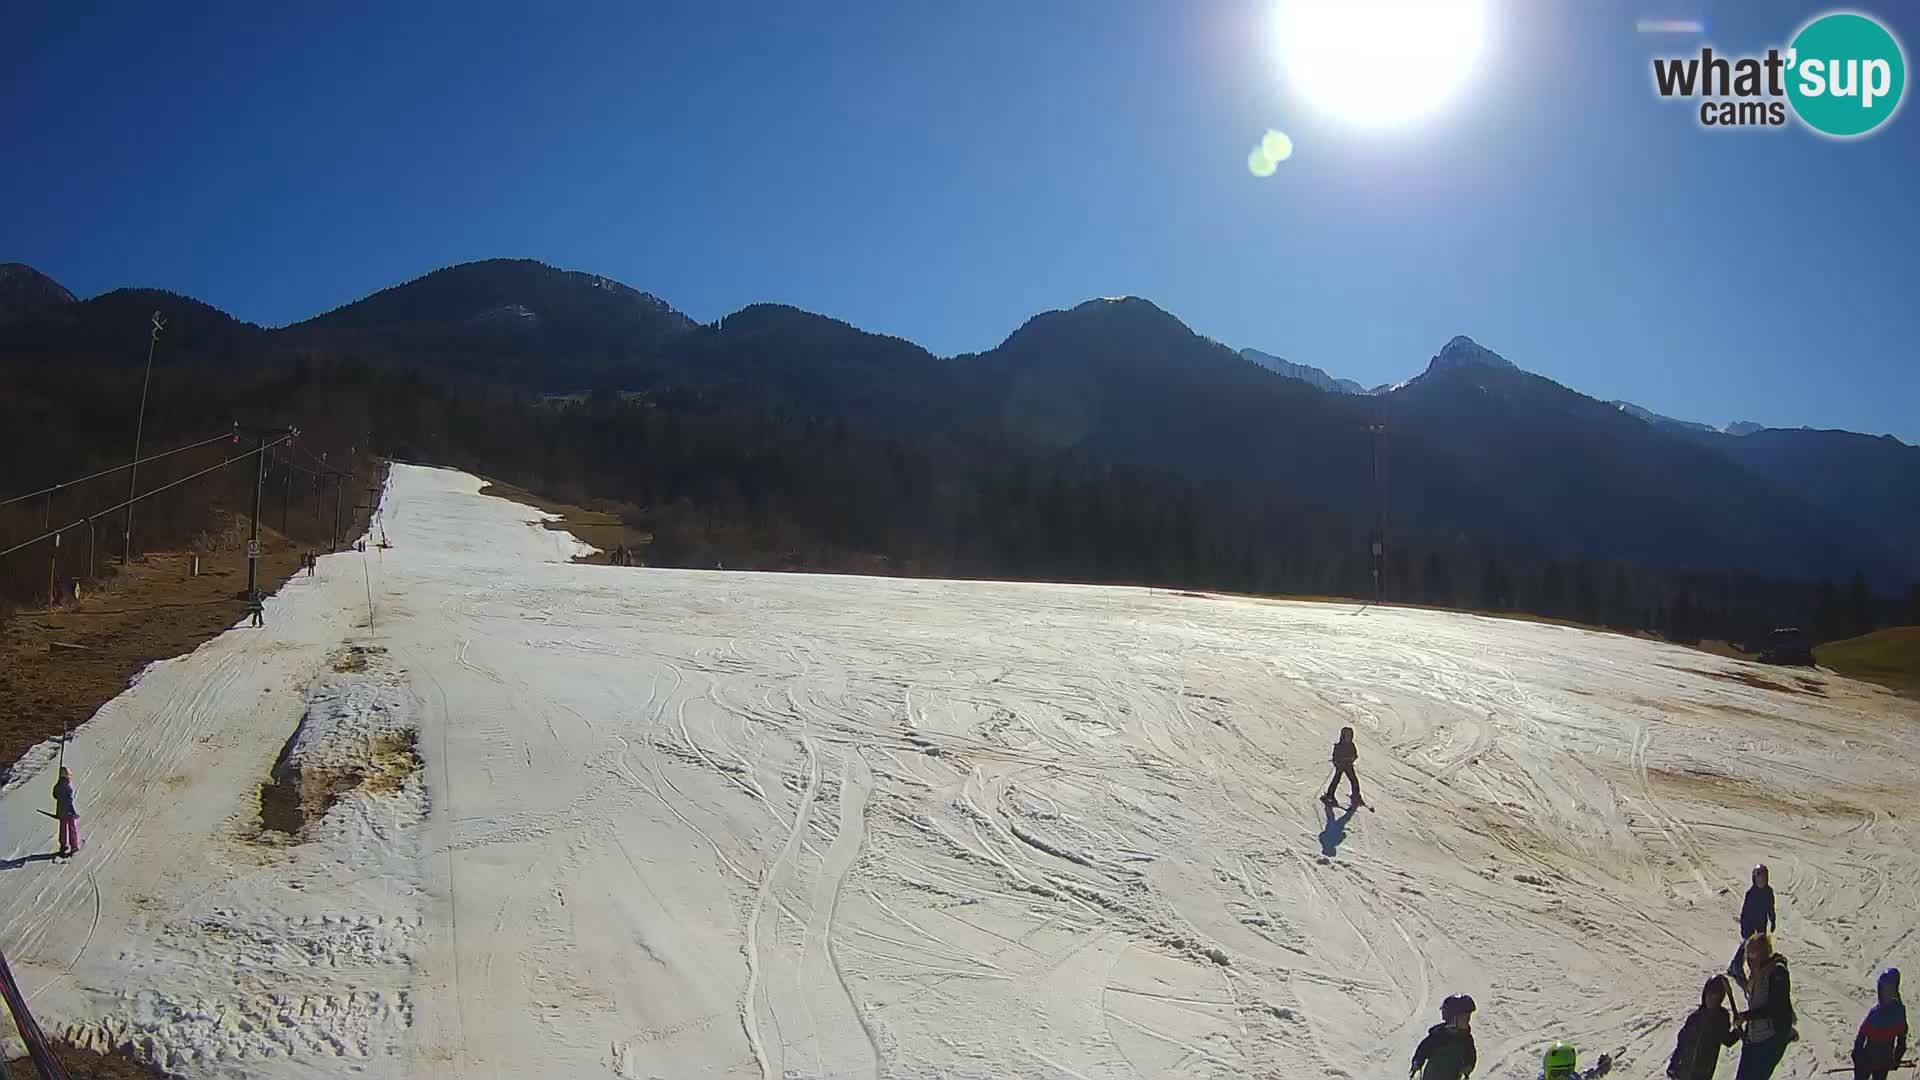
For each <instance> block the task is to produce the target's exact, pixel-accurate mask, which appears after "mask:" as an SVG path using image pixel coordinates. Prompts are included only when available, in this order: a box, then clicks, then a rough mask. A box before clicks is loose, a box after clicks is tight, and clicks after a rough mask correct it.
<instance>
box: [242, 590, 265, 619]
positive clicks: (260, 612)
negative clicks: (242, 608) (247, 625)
mask: <svg viewBox="0 0 1920 1080" xmlns="http://www.w3.org/2000/svg"><path fill="white" fill-rule="evenodd" d="M247 613H248V614H249V615H250V616H252V619H253V623H252V625H254V626H265V625H267V610H266V605H265V604H264V603H262V602H261V600H260V590H258V589H255V590H254V591H253V596H252V598H251V599H249V600H248V601H247Z"/></svg>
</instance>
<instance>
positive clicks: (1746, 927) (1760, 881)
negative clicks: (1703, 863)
mask: <svg viewBox="0 0 1920 1080" xmlns="http://www.w3.org/2000/svg"><path fill="white" fill-rule="evenodd" d="M1778 925H1779V919H1777V918H1776V917H1775V916H1774V910H1773V886H1771V885H1769V884H1767V864H1766V863H1761V864H1760V865H1759V866H1756V867H1754V868H1753V885H1752V886H1751V887H1749V888H1748V889H1747V898H1746V899H1745V900H1743V901H1741V903H1740V947H1739V948H1737V949H1735V950H1733V961H1732V962H1731V963H1730V964H1728V965H1727V974H1729V975H1731V976H1733V977H1734V980H1735V981H1739V979H1740V976H1741V968H1740V962H1741V960H1742V958H1743V957H1745V956H1746V951H1747V942H1749V941H1751V940H1753V935H1755V934H1758V933H1761V932H1763V931H1764V932H1766V933H1769V934H1771V933H1773V931H1774V929H1775V928H1776V927H1777V926H1778Z"/></svg>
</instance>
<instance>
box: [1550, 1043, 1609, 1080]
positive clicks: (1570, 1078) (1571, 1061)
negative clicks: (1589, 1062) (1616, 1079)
mask: <svg viewBox="0 0 1920 1080" xmlns="http://www.w3.org/2000/svg"><path fill="white" fill-rule="evenodd" d="M1612 1071H1613V1058H1612V1057H1611V1056H1609V1055H1607V1054H1601V1055H1600V1060H1599V1061H1597V1062H1595V1063H1594V1066H1593V1068H1591V1069H1588V1070H1587V1071H1586V1072H1581V1071H1580V1069H1579V1055H1578V1053H1577V1052H1576V1051H1575V1050H1574V1048H1573V1044H1572V1043H1570V1042H1555V1043H1554V1044H1553V1045H1552V1046H1549V1047H1547V1053H1546V1056H1545V1057H1544V1058H1542V1059H1541V1062H1540V1075H1541V1076H1542V1077H1544V1078H1545V1080H1594V1078H1595V1077H1600V1076H1605V1075H1607V1074H1608V1073H1609V1072H1612Z"/></svg>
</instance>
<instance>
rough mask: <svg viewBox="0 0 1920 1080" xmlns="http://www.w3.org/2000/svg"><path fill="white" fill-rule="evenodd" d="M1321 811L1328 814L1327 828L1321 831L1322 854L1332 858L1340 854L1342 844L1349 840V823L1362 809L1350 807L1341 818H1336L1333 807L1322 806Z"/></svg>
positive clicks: (1323, 804)
mask: <svg viewBox="0 0 1920 1080" xmlns="http://www.w3.org/2000/svg"><path fill="white" fill-rule="evenodd" d="M1320 809H1322V810H1324V811H1326V814H1327V827H1326V828H1324V829H1321V830H1320V853H1321V854H1323V855H1325V856H1327V857H1328V858H1332V857H1333V856H1334V855H1336V854H1338V853H1339V851H1340V844H1341V842H1343V841H1344V840H1346V838H1347V822H1349V821H1352V820H1353V815H1354V814H1356V813H1358V812H1359V810H1360V808H1359V807H1358V806H1349V807H1347V808H1346V810H1345V811H1344V812H1342V813H1341V815H1340V816H1339V817H1334V816H1333V807H1332V806H1329V805H1327V804H1325V803H1322V804H1321V805H1320Z"/></svg>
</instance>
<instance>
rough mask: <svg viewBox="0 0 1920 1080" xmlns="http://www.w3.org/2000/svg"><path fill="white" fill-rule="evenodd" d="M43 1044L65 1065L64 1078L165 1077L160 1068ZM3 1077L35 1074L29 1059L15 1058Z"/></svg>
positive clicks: (53, 1042)
mask: <svg viewBox="0 0 1920 1080" xmlns="http://www.w3.org/2000/svg"><path fill="white" fill-rule="evenodd" d="M47 1045H48V1047H49V1048H50V1049H51V1050H52V1051H53V1053H54V1056H56V1057H58V1058H59V1059H60V1063H61V1064H62V1065H64V1066H66V1069H67V1076H68V1077H70V1078H71V1080H153V1078H154V1077H156V1076H166V1075H167V1073H166V1071H165V1070H163V1069H158V1068H155V1067H153V1066H151V1065H142V1064H140V1063H139V1062H137V1061H135V1060H133V1059H132V1058H128V1057H122V1056H120V1055H119V1054H96V1053H94V1052H93V1051H92V1050H82V1049H81V1048H79V1047H77V1046H69V1045H67V1044H66V1043H63V1042H60V1041H59V1040H57V1039H49V1040H48V1041H47ZM7 1075H8V1076H38V1075H39V1073H36V1072H35V1071H34V1069H33V1059H31V1058H27V1057H17V1058H14V1059H13V1060H12V1061H9V1062H7Z"/></svg>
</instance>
